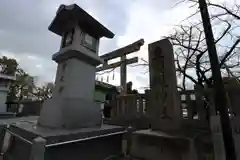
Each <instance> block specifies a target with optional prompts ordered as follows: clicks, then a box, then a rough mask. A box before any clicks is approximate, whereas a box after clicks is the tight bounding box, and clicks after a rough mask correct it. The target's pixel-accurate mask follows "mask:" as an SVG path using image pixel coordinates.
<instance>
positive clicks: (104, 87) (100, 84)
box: [95, 81, 118, 92]
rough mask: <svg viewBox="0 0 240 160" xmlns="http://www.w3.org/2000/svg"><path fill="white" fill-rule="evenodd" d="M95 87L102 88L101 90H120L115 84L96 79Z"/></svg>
mask: <svg viewBox="0 0 240 160" xmlns="http://www.w3.org/2000/svg"><path fill="white" fill-rule="evenodd" d="M95 88H96V89H101V90H112V91H116V92H118V89H117V86H114V85H111V84H108V83H105V82H101V81H96V83H95Z"/></svg>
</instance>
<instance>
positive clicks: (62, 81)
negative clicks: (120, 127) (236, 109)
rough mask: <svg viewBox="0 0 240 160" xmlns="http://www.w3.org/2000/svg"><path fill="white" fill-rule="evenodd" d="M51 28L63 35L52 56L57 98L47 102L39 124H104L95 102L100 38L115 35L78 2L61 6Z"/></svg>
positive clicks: (72, 127)
mask: <svg viewBox="0 0 240 160" xmlns="http://www.w3.org/2000/svg"><path fill="white" fill-rule="evenodd" d="M49 30H50V31H52V32H53V33H55V34H57V35H59V36H61V37H62V42H61V47H60V50H59V51H58V52H57V53H55V54H54V55H53V56H52V59H53V60H54V61H55V62H57V63H58V67H57V74H56V80H55V88H54V90H53V97H52V98H51V99H48V100H46V101H45V102H44V104H43V108H42V111H41V114H40V117H39V120H38V125H40V126H44V127H50V128H66V129H74V128H83V127H95V126H96V127H97V126H100V125H101V112H100V106H98V105H97V104H96V103H95V102H94V90H95V73H96V66H98V65H99V64H101V63H102V62H103V60H102V59H101V58H100V57H99V56H98V50H99V39H100V38H101V37H107V38H113V37H114V34H113V33H112V32H111V31H109V30H108V29H107V28H105V27H104V26H103V25H101V24H100V23H99V22H98V21H96V20H95V19H94V18H93V17H91V16H90V15H89V14H88V13H86V12H85V11H84V10H82V9H81V8H80V7H79V6H77V5H76V4H73V5H68V6H66V5H61V6H60V7H59V9H58V11H57V14H56V17H55V18H54V20H53V22H52V23H51V25H50V26H49Z"/></svg>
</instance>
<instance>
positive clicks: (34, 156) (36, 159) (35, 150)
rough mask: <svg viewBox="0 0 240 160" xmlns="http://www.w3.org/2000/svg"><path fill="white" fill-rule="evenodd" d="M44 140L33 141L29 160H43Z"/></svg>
mask: <svg viewBox="0 0 240 160" xmlns="http://www.w3.org/2000/svg"><path fill="white" fill-rule="evenodd" d="M45 145H46V140H45V139H43V138H41V137H37V138H35V139H34V140H33V144H32V149H31V154H30V160H44V155H45V154H44V153H45Z"/></svg>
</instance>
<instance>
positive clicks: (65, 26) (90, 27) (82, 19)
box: [48, 4, 114, 38]
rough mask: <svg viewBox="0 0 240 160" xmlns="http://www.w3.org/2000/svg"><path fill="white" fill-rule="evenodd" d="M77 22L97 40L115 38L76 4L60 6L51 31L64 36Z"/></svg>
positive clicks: (50, 27) (50, 28) (51, 25)
mask: <svg viewBox="0 0 240 160" xmlns="http://www.w3.org/2000/svg"><path fill="white" fill-rule="evenodd" d="M76 22H78V24H79V26H80V27H81V28H82V29H83V30H85V32H87V33H89V34H92V36H96V37H97V38H101V37H107V38H113V37H114V34H113V33H112V32H111V31H110V30H108V29H107V28H106V27H104V26H103V25H102V24H101V23H99V22H98V21H97V20H96V19H94V18H93V17H92V16H91V15H89V14H88V13H87V12H86V11H84V10H83V9H82V8H80V7H79V6H78V5H76V4H72V5H63V4H62V5H60V7H59V9H58V11H57V14H56V17H55V18H54V20H53V21H52V23H51V24H50V26H49V28H48V29H49V30H50V31H52V32H54V33H56V34H58V35H60V36H62V35H63V33H64V32H66V31H69V30H70V29H72V28H73V27H75V25H76Z"/></svg>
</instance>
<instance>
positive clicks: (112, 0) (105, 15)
mask: <svg viewBox="0 0 240 160" xmlns="http://www.w3.org/2000/svg"><path fill="white" fill-rule="evenodd" d="M215 1H222V0H215ZM176 2H177V0H76V1H74V0H35V1H34V0H21V1H20V0H17V1H16V0H0V21H1V23H0V54H1V55H7V56H10V57H14V58H16V59H17V60H18V62H19V64H20V67H22V68H23V69H24V70H25V71H27V72H28V73H29V74H30V75H33V76H37V77H38V81H39V82H53V81H54V77H55V72H56V65H57V64H56V63H55V62H53V61H52V60H51V56H52V54H54V53H55V52H57V51H58V50H59V45H60V37H59V36H57V35H54V34H53V33H51V32H50V31H48V26H49V24H50V23H51V21H52V19H53V18H54V16H55V13H56V10H57V8H58V7H59V5H60V4H72V3H76V4H78V5H79V6H80V7H82V8H83V9H85V10H86V11H87V12H89V13H90V14H91V15H92V16H94V17H95V18H96V19H97V20H99V21H100V22H101V23H102V24H104V25H105V26H106V27H108V28H109V29H110V30H112V31H113V32H114V33H115V37H114V39H110V40H106V39H103V40H102V41H101V43H100V55H101V54H103V53H106V52H109V51H111V50H113V49H117V48H119V47H122V46H125V45H127V44H129V43H132V42H134V41H136V40H138V39H140V38H144V40H145V45H144V46H143V48H142V49H141V51H140V52H137V53H135V54H133V55H131V57H132V56H139V57H140V58H144V59H147V57H148V55H147V54H148V53H147V44H148V43H150V42H153V41H157V40H159V39H161V37H163V36H166V35H168V34H169V33H171V30H172V29H173V27H174V25H177V24H178V23H180V22H181V21H182V20H183V19H185V18H186V17H187V16H188V15H189V14H190V13H192V12H193V9H189V8H188V6H187V5H184V4H182V5H178V6H177V7H174V8H173V5H174V4H176ZM146 70H147V69H144V68H143V67H134V68H133V67H128V74H127V80H128V81H133V82H134V88H136V89H140V88H141V87H147V86H148V74H144V72H145V71H146ZM79 74H81V73H79ZM112 74H113V73H110V74H106V75H105V76H103V79H104V81H105V82H106V81H107V75H108V76H109V81H110V82H109V83H112V84H115V85H119V83H120V77H119V70H118V69H117V70H116V71H115V76H114V77H115V78H114V80H113V78H112ZM99 79H101V77H99Z"/></svg>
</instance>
